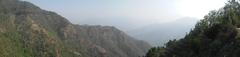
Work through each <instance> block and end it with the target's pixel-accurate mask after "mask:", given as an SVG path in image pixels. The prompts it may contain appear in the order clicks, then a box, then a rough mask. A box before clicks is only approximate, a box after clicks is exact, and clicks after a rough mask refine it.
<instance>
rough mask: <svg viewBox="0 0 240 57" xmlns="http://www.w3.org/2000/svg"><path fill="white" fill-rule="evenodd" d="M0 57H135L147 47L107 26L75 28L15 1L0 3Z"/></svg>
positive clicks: (65, 20)
mask: <svg viewBox="0 0 240 57" xmlns="http://www.w3.org/2000/svg"><path fill="white" fill-rule="evenodd" d="M0 7H1V8H0V57H138V56H143V55H144V54H145V53H146V52H147V50H148V49H149V48H150V45H149V44H148V43H146V42H144V41H140V40H136V39H134V38H132V37H130V36H128V35H126V34H125V33H124V32H122V31H120V30H118V29H116V28H114V27H110V26H89V25H75V24H72V23H70V22H69V21H68V20H67V19H65V18H64V17H61V16H60V15H58V14H56V13H54V12H50V11H46V10H42V9H41V8H39V7H37V6H34V5H33V4H31V3H29V2H25V1H19V0H0Z"/></svg>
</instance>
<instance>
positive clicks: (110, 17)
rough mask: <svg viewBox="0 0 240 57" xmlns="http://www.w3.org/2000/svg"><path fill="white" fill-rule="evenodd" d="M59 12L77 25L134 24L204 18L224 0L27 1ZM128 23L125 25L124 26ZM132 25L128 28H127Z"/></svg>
mask: <svg viewBox="0 0 240 57" xmlns="http://www.w3.org/2000/svg"><path fill="white" fill-rule="evenodd" d="M26 1H30V2H32V3H34V4H35V5H37V6H39V7H41V8H42V9H45V10H50V11H54V12H57V13H59V14H60V15H62V16H64V17H66V18H67V19H69V20H70V21H71V22H73V23H75V24H99V25H112V26H117V27H120V28H122V29H126V28H129V27H132V26H136V27H141V26H143V25H148V24H154V23H163V22H171V21H174V20H176V19H180V18H182V17H194V18H198V19H202V17H203V16H204V15H206V14H207V13H208V12H209V11H210V10H214V9H218V8H220V7H222V6H223V5H224V2H225V0H26ZM123 26H125V28H123ZM128 26H129V27H128Z"/></svg>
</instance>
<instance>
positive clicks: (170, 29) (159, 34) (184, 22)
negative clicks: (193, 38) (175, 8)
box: [127, 17, 199, 46]
mask: <svg viewBox="0 0 240 57" xmlns="http://www.w3.org/2000/svg"><path fill="white" fill-rule="evenodd" d="M198 20H199V19H196V18H191V17H184V18H180V19H177V20H176V21H173V22H168V23H162V24H152V25H148V26H145V27H142V28H138V29H135V30H132V31H128V32H127V33H128V34H129V35H131V36H133V37H135V38H139V39H141V40H146V41H147V42H149V43H150V44H152V45H153V46H163V45H164V44H165V43H166V42H168V41H169V40H173V39H180V38H183V37H184V36H185V35H186V34H187V32H189V31H190V30H191V29H192V28H194V25H195V24H196V23H197V21H198Z"/></svg>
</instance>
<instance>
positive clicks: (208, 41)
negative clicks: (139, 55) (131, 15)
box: [146, 0, 240, 57]
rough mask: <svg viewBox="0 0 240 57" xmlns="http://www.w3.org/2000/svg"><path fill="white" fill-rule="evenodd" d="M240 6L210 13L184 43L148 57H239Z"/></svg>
mask: <svg viewBox="0 0 240 57" xmlns="http://www.w3.org/2000/svg"><path fill="white" fill-rule="evenodd" d="M239 10H240V2H239V1H236V0H229V2H228V3H226V5H225V6H224V7H223V8H221V9H219V10H215V11H211V12H210V13H209V14H208V15H206V16H205V17H204V19H203V20H201V21H199V22H198V23H197V24H196V25H195V28H194V29H193V30H191V32H190V33H189V34H187V35H186V36H185V37H184V38H183V39H180V40H171V41H169V42H168V43H166V45H165V46H164V47H154V48H151V49H150V50H149V52H148V53H147V55H146V57H239V56H240V54H239V53H240V37H239V36H240V34H239V32H240V30H239V27H240V11H239Z"/></svg>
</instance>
